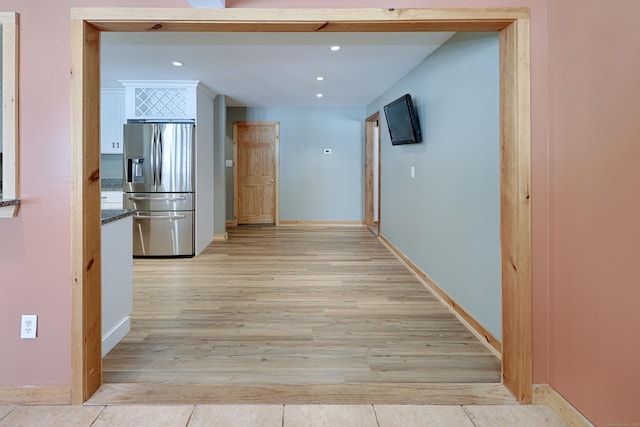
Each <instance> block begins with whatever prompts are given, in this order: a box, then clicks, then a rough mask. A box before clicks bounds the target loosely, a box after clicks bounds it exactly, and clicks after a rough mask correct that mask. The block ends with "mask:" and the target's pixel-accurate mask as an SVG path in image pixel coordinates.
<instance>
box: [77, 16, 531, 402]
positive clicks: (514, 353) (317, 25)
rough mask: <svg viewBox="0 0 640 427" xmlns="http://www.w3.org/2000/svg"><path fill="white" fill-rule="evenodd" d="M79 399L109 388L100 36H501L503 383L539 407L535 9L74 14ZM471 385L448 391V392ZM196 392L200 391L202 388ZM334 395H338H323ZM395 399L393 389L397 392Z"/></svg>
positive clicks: (520, 398)
mask: <svg viewBox="0 0 640 427" xmlns="http://www.w3.org/2000/svg"><path fill="white" fill-rule="evenodd" d="M72 16H73V19H72V71H73V73H72V108H73V114H72V140H73V147H72V156H73V158H72V179H73V181H74V184H75V185H74V186H73V195H72V200H73V204H72V206H73V208H72V222H73V226H72V233H73V235H72V248H73V251H72V259H73V266H72V274H73V288H72V299H73V303H72V306H73V308H72V319H73V321H72V374H73V380H72V390H71V391H72V402H73V403H82V402H83V401H85V400H87V399H88V398H89V397H90V396H91V395H92V394H93V393H94V392H95V391H96V390H97V389H98V388H99V387H100V385H101V383H102V378H101V354H100V328H99V325H100V321H99V316H100V303H101V298H100V262H99V260H100V241H99V239H95V237H94V236H99V235H100V230H99V229H98V228H97V227H99V226H100V225H99V224H100V223H99V221H97V218H99V215H100V209H99V207H100V203H99V200H100V186H99V182H100V178H99V146H98V144H97V141H99V135H98V129H99V117H98V103H96V102H89V101H88V100H95V99H98V93H99V89H100V79H99V56H100V53H99V51H100V46H99V40H100V32H102V31H149V30H152V31H256V32H259V31H281V32H300V31H309V32H315V31H336V32H340V31H376V32H392V31H499V32H500V57H501V67H500V68H501V95H500V96H501V137H502V140H501V171H502V175H501V252H502V307H503V308H502V310H503V313H502V318H503V343H502V348H503V352H502V354H503V366H502V379H503V385H504V386H505V387H506V388H507V389H508V390H510V391H511V392H512V393H513V395H514V396H516V398H517V399H518V400H519V401H520V402H530V401H531V391H532V384H531V382H532V381H531V379H532V350H531V345H532V343H531V340H532V331H531V249H530V246H531V232H530V226H531V220H530V197H529V187H530V186H529V179H530V178H529V177H530V155H529V147H530V114H529V112H530V87H529V58H530V47H529V11H528V10H527V9H516V8H508V9H464V10H461V9H451V10H447V9H440V10H433V9H415V10H383V9H380V10H378V9H359V10H355V9H346V10H340V9H319V10H313V9H305V11H304V17H305V19H304V20H303V21H300V20H299V19H300V18H299V17H300V16H301V15H300V13H299V11H296V10H294V9H291V10H287V9H284V10H254V9H233V10H231V9H224V10H197V11H196V10H189V9H184V10H181V9H173V10H171V11H167V10H162V9H160V10H153V9H150V10H146V11H145V13H133V12H132V10H130V9H96V10H91V9H81V10H74V11H73V13H72ZM445 389H446V390H449V392H450V391H451V390H457V391H458V392H460V390H464V389H465V386H458V387H457V388H456V387H454V386H451V385H449V386H442V387H440V388H439V391H437V390H436V389H433V390H431V393H432V394H433V393H438V392H440V393H441V392H442V391H443V390H445ZM196 392H197V391H196ZM325 392H326V393H330V391H325ZM390 392H391V393H392V391H390Z"/></svg>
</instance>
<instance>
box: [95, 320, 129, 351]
mask: <svg viewBox="0 0 640 427" xmlns="http://www.w3.org/2000/svg"><path fill="white" fill-rule="evenodd" d="M130 330H131V317H130V316H126V317H123V318H122V319H121V320H120V321H119V322H118V323H117V324H116V325H115V326H114V327H113V328H111V330H109V331H108V332H107V333H106V334H104V335H103V337H102V357H105V356H106V355H107V353H109V352H110V351H111V349H112V348H113V347H115V346H116V344H118V343H119V342H120V340H121V339H122V338H124V337H125V336H126V335H127V334H128V333H129V331H130Z"/></svg>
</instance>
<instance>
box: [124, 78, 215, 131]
mask: <svg viewBox="0 0 640 427" xmlns="http://www.w3.org/2000/svg"><path fill="white" fill-rule="evenodd" d="M120 83H121V84H122V85H123V86H124V88H125V117H126V118H127V119H128V120H157V121H162V120H195V119H196V115H197V92H198V91H205V92H207V94H208V95H209V97H210V98H212V99H213V98H214V97H215V94H214V93H211V92H210V91H208V89H206V88H205V86H204V85H203V84H201V83H200V82H199V81H197V80H120Z"/></svg>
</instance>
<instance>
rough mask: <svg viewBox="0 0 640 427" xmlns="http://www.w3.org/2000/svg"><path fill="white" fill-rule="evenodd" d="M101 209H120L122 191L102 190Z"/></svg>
mask: <svg viewBox="0 0 640 427" xmlns="http://www.w3.org/2000/svg"><path fill="white" fill-rule="evenodd" d="M101 195H102V204H101V208H102V209H122V195H123V192H122V191H103V192H102V193H101Z"/></svg>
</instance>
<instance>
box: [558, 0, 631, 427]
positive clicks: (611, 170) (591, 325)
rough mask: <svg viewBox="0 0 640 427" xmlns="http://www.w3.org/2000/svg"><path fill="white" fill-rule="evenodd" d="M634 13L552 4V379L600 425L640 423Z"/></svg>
mask: <svg viewBox="0 0 640 427" xmlns="http://www.w3.org/2000/svg"><path fill="white" fill-rule="evenodd" d="M639 15H640V2H638V1H637V0H617V1H610V2H603V1H598V0H589V1H585V0H565V1H561V2H549V66H550V69H551V70H553V72H552V73H551V74H550V79H549V93H550V95H549V100H550V110H549V112H550V114H549V117H550V129H549V131H550V141H551V150H550V157H551V167H550V170H551V174H550V176H551V200H550V206H551V210H550V214H551V216H550V227H551V239H550V242H551V248H550V249H551V250H550V256H551V300H550V301H551V306H550V314H551V335H550V348H549V350H550V358H549V360H550V364H549V382H550V384H552V385H553V387H554V388H555V389H556V390H557V391H558V392H560V393H561V394H563V395H564V396H565V397H566V398H567V399H569V400H570V401H571V402H572V403H573V404H574V405H575V406H577V407H578V408H580V409H581V410H582V411H583V412H584V414H585V415H586V416H587V417H588V418H589V419H591V420H592V421H594V422H595V423H596V424H597V425H603V426H604V425H631V423H636V424H634V425H638V424H640V405H639V403H640V389H639V384H640V316H639V315H638V311H639V308H640V279H639V278H638V273H637V271H635V269H636V268H637V267H638V263H639V261H640V198H639V196H640V188H639V185H640V167H639V165H638V160H639V159H640V97H639V96H638V95H639V94H640V77H639V76H640V36H639V35H638V30H637V19H636V18H637V17H638V16H639ZM616 423H622V424H616ZM624 423H628V424H624Z"/></svg>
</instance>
